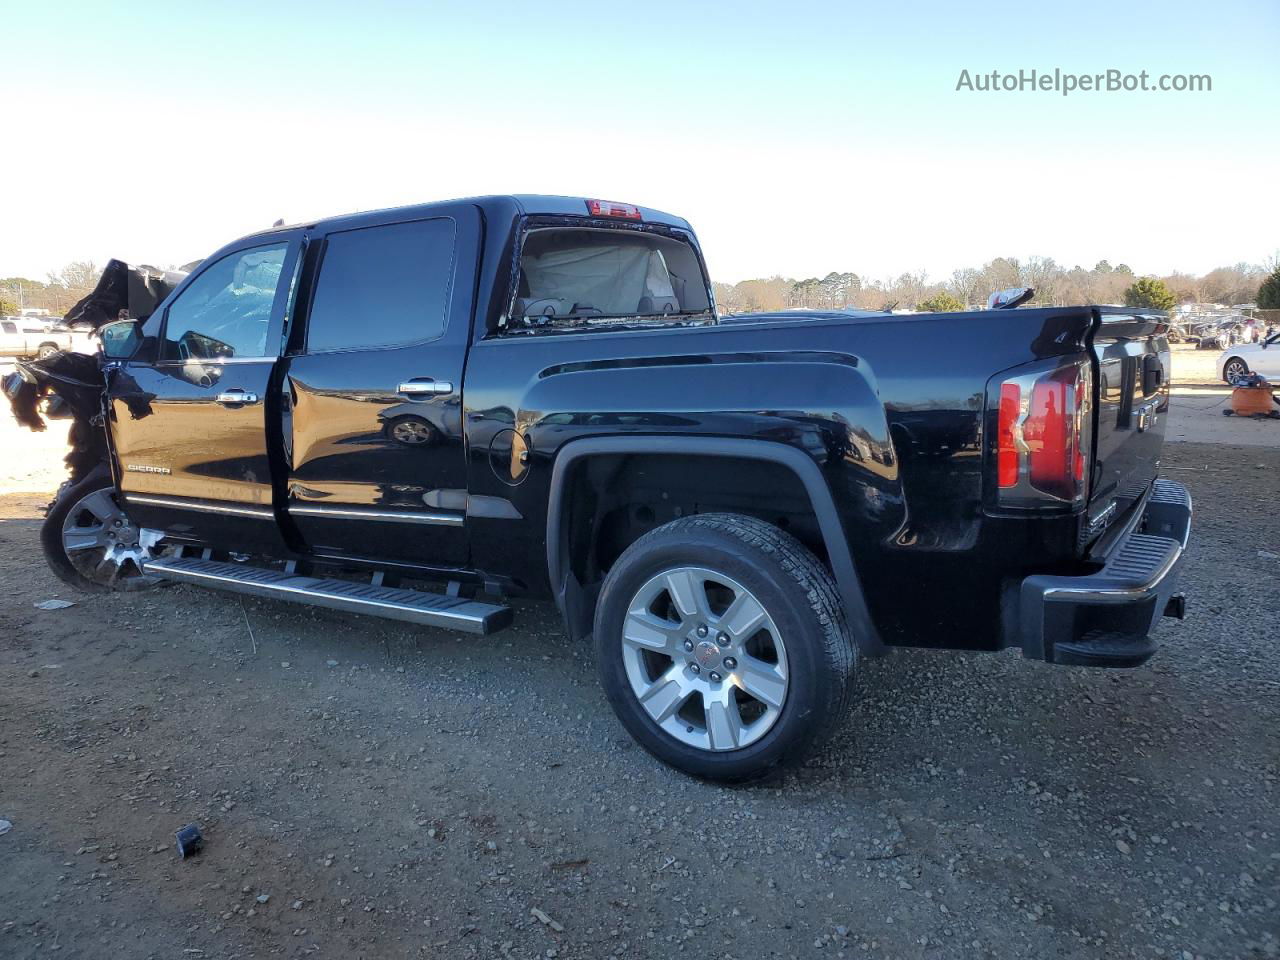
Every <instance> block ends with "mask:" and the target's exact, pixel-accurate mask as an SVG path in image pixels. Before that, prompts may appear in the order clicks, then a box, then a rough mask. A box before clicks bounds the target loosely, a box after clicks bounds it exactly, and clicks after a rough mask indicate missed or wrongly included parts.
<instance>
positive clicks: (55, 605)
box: [32, 597, 76, 610]
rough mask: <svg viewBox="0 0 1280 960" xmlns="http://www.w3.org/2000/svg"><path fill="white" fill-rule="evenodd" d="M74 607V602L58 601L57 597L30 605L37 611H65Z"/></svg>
mask: <svg viewBox="0 0 1280 960" xmlns="http://www.w3.org/2000/svg"><path fill="white" fill-rule="evenodd" d="M75 605H76V602H75V601H74V600H59V599H58V598H57V597H54V598H53V599H52V600H41V601H40V602H39V603H35V604H32V606H34V607H35V608H36V609H37V610H65V609H67V607H74V606H75Z"/></svg>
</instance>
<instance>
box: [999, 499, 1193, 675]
mask: <svg viewBox="0 0 1280 960" xmlns="http://www.w3.org/2000/svg"><path fill="white" fill-rule="evenodd" d="M1141 510H1142V512H1141V513H1140V514H1139V515H1138V517H1137V519H1136V520H1135V522H1133V523H1132V524H1131V526H1130V528H1129V529H1128V530H1127V531H1126V532H1125V533H1124V535H1123V536H1121V537H1120V538H1119V539H1118V540H1117V541H1116V543H1115V544H1114V545H1113V546H1112V548H1111V550H1110V552H1109V553H1108V555H1107V557H1106V560H1105V563H1104V565H1103V567H1102V569H1100V570H1098V571H1096V572H1094V573H1090V574H1086V575H1084V576H1056V575H1046V574H1036V575H1034V576H1030V577H1027V578H1026V579H1025V580H1023V581H1022V585H1021V588H1020V591H1019V603H1018V617H1019V640H1020V641H1021V645H1022V650H1023V653H1024V654H1025V655H1026V656H1028V657H1031V658H1033V659H1036V660H1046V661H1048V662H1050V663H1063V664H1077V665H1081V666H1098V667H1133V666H1137V665H1138V664H1140V663H1142V662H1143V661H1145V660H1146V659H1148V658H1149V657H1150V656H1151V655H1152V654H1153V653H1155V651H1156V645H1155V642H1154V641H1153V640H1152V639H1151V638H1150V636H1149V634H1150V632H1151V630H1152V629H1153V628H1154V627H1155V625H1156V622H1157V621H1158V620H1159V619H1160V618H1161V617H1162V616H1164V615H1165V614H1166V612H1167V613H1168V614H1169V615H1170V616H1179V617H1180V616H1181V611H1182V600H1181V595H1180V594H1178V592H1177V589H1178V575H1179V572H1180V568H1181V566H1182V557H1183V553H1184V551H1185V549H1186V546H1187V540H1188V539H1189V538H1190V536H1191V495H1190V494H1189V493H1187V489H1186V487H1184V486H1182V484H1180V483H1175V482H1173V481H1172V480H1165V479H1163V478H1161V479H1157V480H1156V481H1155V483H1154V484H1153V486H1152V490H1151V494H1150V496H1149V497H1148V498H1147V501H1146V503H1145V504H1144V505H1143V506H1142V508H1141Z"/></svg>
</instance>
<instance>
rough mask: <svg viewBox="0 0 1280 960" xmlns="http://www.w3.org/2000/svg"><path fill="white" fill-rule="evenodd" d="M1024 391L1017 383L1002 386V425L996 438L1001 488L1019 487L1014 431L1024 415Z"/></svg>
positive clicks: (998, 475)
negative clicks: (1019, 419)
mask: <svg viewBox="0 0 1280 960" xmlns="http://www.w3.org/2000/svg"><path fill="white" fill-rule="evenodd" d="M1021 408H1022V390H1021V389H1019V387H1018V385H1017V384H1016V383H1002V384H1001V385H1000V425H999V428H998V429H999V434H998V435H997V438H996V474H997V481H998V483H999V484H1000V486H1001V487H1016V486H1017V485H1018V447H1017V445H1016V444H1015V442H1014V430H1015V429H1016V427H1017V424H1018V417H1019V416H1020V415H1021V413H1022V409H1021Z"/></svg>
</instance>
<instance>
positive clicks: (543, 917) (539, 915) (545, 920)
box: [529, 907, 564, 933]
mask: <svg viewBox="0 0 1280 960" xmlns="http://www.w3.org/2000/svg"><path fill="white" fill-rule="evenodd" d="M529 912H530V913H531V914H533V918H534V919H535V920H537V921H538V922H539V923H541V924H544V925H545V926H548V927H550V928H551V929H552V930H554V931H555V932H556V933H564V924H563V923H559V922H557V921H555V920H553V919H551V917H549V916H548V915H547V914H545V913H544V912H543V911H541V910H539V909H538V908H537V907H530V908H529Z"/></svg>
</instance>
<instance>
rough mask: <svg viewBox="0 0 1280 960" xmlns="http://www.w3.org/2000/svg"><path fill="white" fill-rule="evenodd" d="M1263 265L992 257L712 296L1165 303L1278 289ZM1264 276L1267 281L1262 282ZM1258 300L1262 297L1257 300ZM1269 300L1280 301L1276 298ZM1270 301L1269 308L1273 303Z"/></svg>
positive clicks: (907, 304)
mask: <svg viewBox="0 0 1280 960" xmlns="http://www.w3.org/2000/svg"><path fill="white" fill-rule="evenodd" d="M1269 266H1271V267H1272V268H1273V269H1272V270H1271V271H1270V273H1268V269H1267V268H1264V267H1261V266H1257V265H1255V264H1249V263H1238V264H1236V265H1235V266H1232V267H1218V268H1217V269H1215V270H1210V271H1209V272H1208V273H1206V274H1204V275H1203V276H1193V275H1192V274H1188V273H1171V274H1168V275H1166V276H1163V277H1154V276H1146V277H1138V276H1135V274H1134V271H1133V269H1132V268H1131V267H1129V265H1128V264H1124V263H1120V264H1117V265H1115V266H1112V265H1111V264H1110V263H1109V262H1108V261H1106V260H1099V261H1098V262H1097V263H1096V264H1094V266H1093V268H1092V269H1089V270H1086V269H1085V268H1084V267H1081V266H1074V267H1071V268H1069V269H1068V268H1066V267H1064V266H1062V265H1061V264H1059V263H1057V262H1056V261H1054V260H1053V259H1052V258H1051V257H1028V258H1027V259H1025V260H1020V259H1018V258H1017V257H997V258H996V259H994V260H992V261H990V262H989V263H987V264H984V265H983V266H981V267H963V268H961V269H959V270H955V271H953V272H952V274H951V276H950V277H948V278H946V279H945V280H937V281H934V280H930V278H929V276H928V275H927V274H926V273H925V272H924V271H920V272H918V273H903V274H900V275H899V276H897V277H895V278H892V279H889V280H872V279H868V278H865V277H860V276H859V275H858V274H856V273H853V272H845V273H840V272H835V271H833V272H831V273H829V274H827V275H826V276H825V277H809V278H808V279H805V280H796V279H793V278H790V277H780V276H774V277H769V278H767V279H758V280H743V281H742V282H741V283H734V284H728V283H715V284H713V287H714V288H715V294H716V303H717V305H718V306H719V308H720V310H721V311H722V312H724V313H758V312H762V311H764V312H768V311H774V310H794V309H804V310H922V311H944V312H945V311H950V310H964V309H975V308H977V307H981V306H985V305H986V301H987V297H988V296H989V295H990V294H991V293H993V292H995V291H996V290H1004V289H1007V288H1009V287H1033V288H1035V291H1036V293H1035V297H1034V298H1033V299H1032V300H1031V301H1030V304H1031V305H1033V306H1055V305H1061V304H1072V303H1075V304H1079V303H1114V304H1124V305H1126V306H1135V307H1158V308H1160V309H1166V310H1167V309H1170V308H1172V307H1174V306H1176V305H1177V304H1179V303H1221V304H1225V305H1228V306H1230V305H1233V304H1239V303H1252V302H1254V301H1255V300H1258V299H1259V297H1260V296H1263V297H1265V296H1266V294H1267V291H1268V290H1269V289H1271V287H1268V286H1267V284H1271V285H1272V287H1275V288H1276V292H1277V294H1280V262H1277V263H1274V264H1270V265H1269ZM1264 281H1265V283H1264ZM1259 306H1264V304H1262V303H1259ZM1274 307H1280V302H1277V303H1276V304H1275V305H1274ZM1274 307H1269V308H1274Z"/></svg>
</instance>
